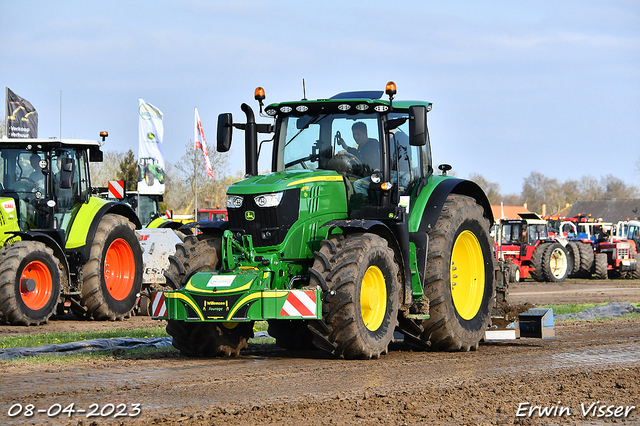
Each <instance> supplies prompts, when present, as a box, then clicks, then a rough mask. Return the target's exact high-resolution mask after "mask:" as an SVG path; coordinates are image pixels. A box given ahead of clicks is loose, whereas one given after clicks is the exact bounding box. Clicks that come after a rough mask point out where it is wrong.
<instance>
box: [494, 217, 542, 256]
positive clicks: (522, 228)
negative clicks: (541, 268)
mask: <svg viewBox="0 0 640 426" xmlns="http://www.w3.org/2000/svg"><path fill="white" fill-rule="evenodd" d="M518 215H519V216H520V217H521V219H514V220H505V221H502V223H501V233H500V241H501V243H502V245H518V246H522V247H523V249H525V247H526V246H535V245H537V244H538V243H539V242H540V241H545V240H548V239H549V230H548V227H547V222H546V221H545V220H544V219H542V218H541V217H540V216H539V215H538V214H536V213H518Z"/></svg>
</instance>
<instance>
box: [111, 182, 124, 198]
mask: <svg viewBox="0 0 640 426" xmlns="http://www.w3.org/2000/svg"><path fill="white" fill-rule="evenodd" d="M109 195H110V196H111V197H113V198H117V199H121V198H124V181H123V180H110V181H109Z"/></svg>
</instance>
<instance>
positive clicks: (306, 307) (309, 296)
mask: <svg viewBox="0 0 640 426" xmlns="http://www.w3.org/2000/svg"><path fill="white" fill-rule="evenodd" d="M316 306H317V303H316V292H315V291H314V290H291V291H290V292H289V295H288V296H287V300H286V301H285V302H284V306H283V307H282V311H280V316H283V317H303V318H308V317H312V318H315V316H316Z"/></svg>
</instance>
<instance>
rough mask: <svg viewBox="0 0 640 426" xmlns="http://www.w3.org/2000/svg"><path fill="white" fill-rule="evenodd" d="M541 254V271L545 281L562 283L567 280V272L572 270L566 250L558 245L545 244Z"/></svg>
mask: <svg viewBox="0 0 640 426" xmlns="http://www.w3.org/2000/svg"><path fill="white" fill-rule="evenodd" d="M547 245H548V247H547V249H546V250H545V251H544V253H543V254H542V270H543V271H544V276H545V278H546V279H547V281H550V282H562V281H564V280H565V279H567V275H569V271H571V270H573V263H572V261H571V260H572V259H571V258H570V257H569V255H568V254H567V250H566V249H565V248H564V247H562V244H560V243H551V244H547Z"/></svg>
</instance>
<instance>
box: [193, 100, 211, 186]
mask: <svg viewBox="0 0 640 426" xmlns="http://www.w3.org/2000/svg"><path fill="white" fill-rule="evenodd" d="M193 140H194V141H196V147H195V149H200V150H202V154H203V155H204V163H205V164H206V166H207V174H208V175H209V176H211V177H212V178H213V169H212V168H211V163H210V162H209V153H208V152H207V144H206V143H205V142H204V132H203V131H202V123H201V122H200V116H199V115H198V108H197V107H196V135H195V137H194V138H193Z"/></svg>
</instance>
